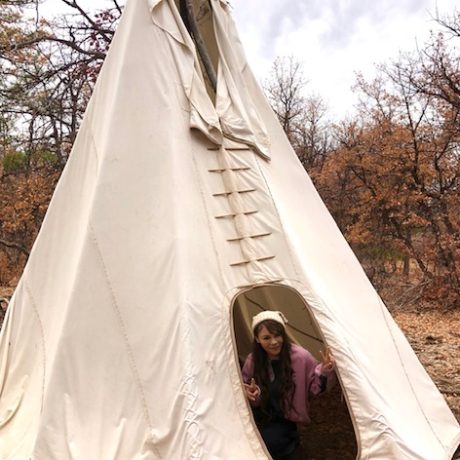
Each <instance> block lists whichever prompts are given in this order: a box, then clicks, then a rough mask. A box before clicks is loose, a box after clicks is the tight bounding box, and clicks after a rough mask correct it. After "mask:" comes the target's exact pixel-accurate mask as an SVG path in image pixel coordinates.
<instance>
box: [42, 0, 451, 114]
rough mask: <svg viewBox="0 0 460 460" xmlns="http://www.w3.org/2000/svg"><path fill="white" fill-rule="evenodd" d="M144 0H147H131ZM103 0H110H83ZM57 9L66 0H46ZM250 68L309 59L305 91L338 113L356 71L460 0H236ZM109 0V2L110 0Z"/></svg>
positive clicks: (412, 38) (346, 108) (415, 35)
mask: <svg viewBox="0 0 460 460" xmlns="http://www.w3.org/2000/svg"><path fill="white" fill-rule="evenodd" d="M132 1H142V0H132ZM81 2H82V4H87V5H92V6H93V5H104V3H105V2H104V0H81ZM47 3H48V4H49V5H50V7H51V10H48V11H54V12H55V11H56V9H55V8H56V5H58V4H59V3H62V2H60V0H47ZM230 3H231V5H232V7H233V16H234V18H235V21H236V24H237V27H238V30H239V32H240V36H241V39H242V41H243V44H244V46H245V50H246V54H247V57H248V60H249V62H250V63H251V67H252V69H253V70H254V72H255V74H256V76H257V77H258V78H259V80H263V79H264V78H266V77H267V76H268V75H269V72H270V68H271V65H272V63H273V61H274V59H275V58H276V57H277V56H289V55H293V56H294V57H295V58H296V59H297V60H299V61H300V62H302V63H303V66H304V74H305V77H306V79H307V80H309V84H308V86H307V91H309V92H314V93H317V94H319V95H321V96H322V97H323V98H324V99H325V100H326V102H327V103H328V107H329V113H330V115H331V117H332V118H341V117H343V116H345V115H346V114H347V113H352V107H353V105H354V104H355V102H356V96H354V95H353V93H352V91H351V86H352V85H353V83H354V81H355V72H361V73H363V74H364V76H365V77H367V78H371V77H372V76H373V75H374V73H375V64H378V63H382V62H388V61H389V60H390V59H396V58H397V57H398V54H399V52H400V51H411V50H415V49H416V47H417V44H419V45H420V46H421V45H422V44H423V43H424V42H425V41H426V40H427V39H428V37H429V34H430V31H432V30H435V31H436V30H439V29H438V27H437V25H436V23H435V21H434V20H433V17H434V16H436V14H439V15H440V16H441V17H442V16H444V15H446V14H449V15H451V14H452V13H453V11H454V9H455V7H456V5H458V0H230ZM105 4H107V3H105Z"/></svg>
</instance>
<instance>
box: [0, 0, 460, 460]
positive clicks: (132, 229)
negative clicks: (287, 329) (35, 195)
mask: <svg viewBox="0 0 460 460" xmlns="http://www.w3.org/2000/svg"><path fill="white" fill-rule="evenodd" d="M178 3H179V2H178V1H177V2H176V1H174V0H149V1H148V0H131V1H129V3H128V4H127V6H126V9H125V11H124V14H123V17H122V20H121V23H120V25H119V28H118V30H117V33H116V35H115V38H114V40H113V43H112V46H111V49H110V52H109V54H108V56H107V59H106V62H105V64H104V66H103V69H102V72H101V74H100V77H99V80H98V83H97V85H96V89H95V91H94V94H93V97H92V99H91V102H90V104H89V107H88V109H87V112H86V115H85V118H84V121H83V123H82V126H81V129H80V132H79V135H78V138H77V140H76V142H75V145H74V148H73V151H72V154H71V157H70V160H69V162H68V164H67V166H66V168H65V171H64V173H63V175H62V178H61V180H60V182H59V185H58V187H57V189H56V192H55V195H54V197H53V200H52V203H51V205H50V207H49V211H48V213H47V216H46V219H45V221H44V223H43V226H42V229H41V231H40V234H39V236H38V238H37V241H36V243H35V245H34V247H33V250H32V254H31V256H30V259H29V261H28V264H27V266H26V269H25V271H24V274H23V276H22V279H21V281H20V283H19V285H18V288H17V290H16V292H15V294H14V297H13V299H12V302H11V305H10V308H9V311H8V314H7V318H6V321H5V324H4V326H3V330H2V334H1V339H0V398H1V399H0V458H2V459H9V460H13V459H14V460H26V459H33V460H71V459H72V460H106V459H107V460H115V459H116V460H128V459H129V460H153V459H168V460H171V459H172V460H174V459H178V460H179V459H181V460H183V459H268V458H269V456H268V454H267V452H266V450H265V448H264V446H263V445H262V443H261V442H260V438H259V436H258V433H257V430H256V429H255V427H254V425H253V423H252V418H251V414H250V410H249V407H248V404H247V402H246V400H245V397H244V396H243V392H242V388H241V379H240V371H239V366H238V359H237V353H236V352H235V345H234V340H233V330H232V327H233V323H235V324H236V325H237V324H238V323H239V322H244V321H242V320H241V317H242V316H244V315H241V317H240V319H238V318H235V319H234V320H233V315H232V305H233V301H234V299H235V298H236V296H237V295H238V294H241V293H244V292H247V290H248V289H251V288H255V287H257V288H260V287H266V288H267V289H268V292H269V291H270V289H271V288H273V289H276V288H279V287H284V288H285V289H286V290H288V291H289V292H294V293H295V294H296V296H298V297H299V298H300V299H301V304H302V305H303V310H302V308H301V309H300V310H299V311H297V313H296V315H298V316H301V315H302V311H303V312H304V313H305V312H306V311H308V312H310V313H311V317H312V318H313V319H314V323H315V325H316V326H317V329H318V330H319V331H320V334H321V337H322V338H323V340H324V341H326V342H327V344H328V346H329V347H330V348H331V349H332V352H333V354H334V356H335V359H336V361H337V371H338V375H339V378H340V381H341V383H342V385H343V390H344V393H345V395H346V399H347V402H348V405H349V409H350V413H351V415H352V418H353V422H354V426H355V430H356V436H357V440H358V445H359V453H358V458H359V459H373V460H375V459H382V460H391V459H407V460H422V459H423V460H441V459H450V458H451V457H452V455H453V452H454V450H455V448H456V446H457V445H458V443H459V441H460V427H459V425H458V423H457V421H456V420H455V418H454V417H453V415H452V413H451V412H450V410H449V408H448V406H447V405H446V402H445V401H444V399H443V398H442V396H441V395H440V393H439V392H438V390H437V389H436V387H435V386H434V384H433V383H432V381H431V380H430V378H429V377H428V375H427V374H426V372H425V371H424V369H423V368H422V366H421V365H420V363H419V361H418V360H417V358H416V356H415V354H414V353H413V351H412V350H411V348H410V346H409V345H408V343H407V341H406V339H405V338H404V337H403V335H402V334H401V332H400V331H399V329H398V328H397V326H396V325H395V323H394V322H393V320H392V318H391V317H390V315H389V313H388V312H387V310H386V308H385V307H384V305H383V304H382V301H381V300H380V298H379V297H378V295H377V294H376V292H375V291H374V289H373V288H372V286H371V284H370V283H369V281H368V280H367V278H366V276H365V275H364V273H363V271H362V269H361V267H360V265H359V263H358V262H357V260H356V258H355V257H354V255H353V254H352V252H351V250H350V249H349V247H348V246H347V244H346V243H345V241H344V239H343V237H342V235H341V234H340V232H339V230H338V229H337V227H336V225H335V223H334V222H333V220H332V219H331V217H330V215H329V214H328V212H327V210H326V208H325V206H324V205H323V203H322V202H321V199H320V198H319V196H318V195H317V193H316V191H315V189H314V187H313V185H312V183H311V182H310V180H309V178H308V177H307V175H306V174H305V172H304V170H303V168H302V167H301V165H300V163H299V162H298V160H297V158H296V156H295V154H294V153H293V151H292V149H291V147H290V146H289V144H288V141H287V139H286V137H285V135H284V134H283V132H282V130H281V128H280V126H279V125H278V122H277V120H276V118H275V116H274V115H273V113H272V111H271V110H270V108H269V106H268V104H267V101H266V100H265V98H264V96H263V95H262V92H261V90H260V88H259V86H258V84H257V83H256V81H255V79H254V78H253V76H252V74H251V71H250V69H249V67H248V64H247V62H246V60H245V57H244V54H243V51H242V48H241V44H240V42H239V40H238V37H237V34H236V32H235V28H234V25H233V22H232V20H231V17H230V13H229V5H228V2H227V1H226V0H210V1H209V5H210V8H211V10H212V14H204V15H203V17H202V21H203V28H204V27H205V25H206V21H208V29H207V32H206V33H203V36H204V37H205V39H206V40H207V41H208V48H209V50H210V54H211V58H212V60H213V61H214V63H215V64H216V67H217V88H216V92H215V95H213V94H211V95H209V94H210V92H209V91H208V90H207V88H206V85H205V82H204V81H205V80H204V77H203V75H202V71H201V68H200V64H199V59H198V57H197V53H196V51H195V46H194V42H193V41H192V39H191V38H190V35H189V34H188V31H187V29H186V28H185V26H184V23H183V21H182V19H181V16H180V14H179V11H178ZM206 4H208V2H206ZM269 294H270V292H269ZM269 294H267V295H266V298H270V295H269ZM262 297H263V296H262ZM273 299H274V300H271V301H267V308H271V307H273V308H274V307H275V303H279V302H283V299H282V298H281V299H280V298H277V297H276V296H274V297H273ZM240 303H241V302H240ZM242 303H244V302H242ZM291 322H292V319H291Z"/></svg>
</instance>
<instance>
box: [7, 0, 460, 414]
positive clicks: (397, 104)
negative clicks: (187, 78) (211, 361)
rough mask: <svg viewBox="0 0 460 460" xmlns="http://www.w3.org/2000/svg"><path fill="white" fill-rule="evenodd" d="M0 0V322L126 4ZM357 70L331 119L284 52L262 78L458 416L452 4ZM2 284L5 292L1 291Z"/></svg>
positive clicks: (459, 120) (459, 94)
mask: <svg viewBox="0 0 460 460" xmlns="http://www.w3.org/2000/svg"><path fill="white" fill-rule="evenodd" d="M61 1H62V2H63V3H65V4H66V5H67V6H68V7H70V9H71V11H73V13H72V14H67V15H62V16H59V17H58V18H54V19H46V18H44V17H42V16H41V15H35V14H34V11H36V9H37V8H40V2H37V1H35V0H33V1H31V0H0V286H1V288H0V305H2V308H0V322H1V320H2V317H3V315H4V313H5V311H6V305H7V299H8V297H9V296H10V295H11V293H12V291H13V289H14V287H15V285H16V284H17V282H18V280H19V277H20V275H21V273H22V270H23V268H24V265H25V263H26V261H27V258H28V256H29V253H30V250H31V247H32V244H33V242H34V240H35V237H36V235H37V233H38V231H39V228H40V225H41V222H42V220H43V218H44V215H45V213H46V209H47V207H48V203H49V201H50V199H51V196H52V193H53V191H54V188H55V185H56V183H57V180H58V179H59V176H60V174H61V172H62V170H63V168H64V166H65V164H66V161H67V159H68V158H69V155H70V154H71V147H72V144H73V142H74V140H75V137H76V135H77V132H78V127H79V125H80V122H81V120H82V117H83V114H84V111H85V108H86V105H87V103H88V100H89V98H90V96H91V93H92V89H93V87H94V84H95V82H96V78H97V75H98V73H99V70H100V68H101V65H102V63H103V61H104V57H105V55H106V53H107V50H108V48H109V45H110V42H111V39H112V37H113V34H114V30H115V28H116V25H117V22H118V20H119V17H120V15H121V13H122V9H123V6H122V4H120V3H119V2H118V1H117V0H112V3H111V6H110V7H109V8H107V9H104V10H98V11H95V10H91V11H89V10H87V9H84V8H83V7H82V6H81V5H80V4H79V2H78V0H61ZM437 21H438V23H439V24H440V25H441V29H440V30H441V31H440V32H439V33H436V34H433V35H432V36H431V38H430V39H429V40H428V41H427V42H426V43H424V44H423V45H421V46H419V48H418V49H414V51H413V52H412V53H406V54H404V55H399V56H397V57H396V58H395V59H394V60H393V61H391V62H388V63H385V64H382V65H380V66H379V67H378V69H377V74H376V77H375V78H374V79H372V80H370V81H369V80H366V79H364V78H363V77H362V76H359V75H358V76H357V78H356V84H355V91H356V93H357V94H358V95H359V104H358V106H357V107H356V110H355V112H354V114H353V115H352V116H348V117H347V118H346V119H343V120H333V121H332V120H330V118H329V117H328V109H327V107H326V104H325V102H324V99H323V98H322V97H321V96H318V95H308V91H306V89H308V84H307V82H306V79H305V76H304V72H303V69H302V66H301V65H300V64H299V62H297V61H296V60H295V59H293V58H291V57H280V58H278V59H277V60H276V61H275V62H274V64H273V68H272V72H271V74H270V75H269V76H267V79H266V81H265V82H264V88H265V91H266V94H267V97H268V99H269V100H270V102H271V105H272V107H273V109H274V111H275V112H276V114H277V116H278V118H279V120H280V122H281V124H282V126H283V128H284V130H285V132H286V135H287V136H288V138H289V139H290V141H291V144H292V146H293V147H294V149H295V151H296V153H297V155H298V157H299V159H300V161H301V162H302V164H303V166H304V167H305V169H306V170H307V172H308V173H309V175H310V177H311V178H312V179H313V182H314V183H315V186H316V187H317V189H318V191H319V193H320V195H321V197H322V199H323V200H324V202H325V203H326V205H327V207H328V209H329V211H330V212H331V214H332V215H333V217H334V219H335V221H336V222H337V224H338V226H339V228H340V229H341V231H342V233H343V234H344V236H345V238H346V239H347V241H348V242H349V244H350V245H351V247H352V249H353V250H354V252H355V254H356V255H357V257H358V258H359V260H360V262H361V264H362V265H363V267H364V269H365V271H366V273H367V275H368V277H369V278H370V280H371V281H372V283H373V284H374V286H375V287H376V288H377V290H378V291H379V293H380V295H381V296H382V297H383V299H384V300H385V302H386V304H387V305H388V307H389V308H390V310H391V311H392V313H393V315H394V316H395V317H396V319H397V321H398V322H399V324H400V326H401V327H402V328H403V330H404V331H405V333H406V334H407V335H408V336H409V339H410V340H411V342H412V345H413V346H414V348H415V350H416V351H417V353H418V354H419V357H420V359H421V360H422V362H423V363H424V364H425V366H426V367H427V369H428V371H429V372H430V373H431V374H432V376H433V378H434V379H435V381H436V383H437V384H438V386H439V387H440V388H441V390H442V391H443V393H444V394H445V396H446V398H447V400H448V402H449V404H450V405H451V407H452V408H453V410H454V412H455V414H456V415H457V418H460V402H459V401H460V377H459V375H458V372H457V370H458V368H459V363H460V350H459V348H460V347H459V344H458V342H459V338H460V334H459V331H460V319H459V317H460V313H459V312H460V193H459V187H460V47H459V46H458V45H459V43H460V12H458V11H453V12H452V14H450V15H447V16H446V17H442V18H440V17H439V18H437ZM1 298H4V299H5V300H4V301H3V302H2V301H1Z"/></svg>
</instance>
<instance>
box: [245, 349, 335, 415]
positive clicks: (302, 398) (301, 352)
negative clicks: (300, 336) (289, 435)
mask: <svg viewBox="0 0 460 460" xmlns="http://www.w3.org/2000/svg"><path fill="white" fill-rule="evenodd" d="M291 363H292V370H293V371H294V374H293V379H294V383H295V391H294V398H293V400H292V408H291V410H290V411H289V413H287V414H285V416H286V418H287V419H288V420H291V421H292V422H309V421H310V417H309V416H308V411H309V404H308V398H309V396H310V395H312V396H317V395H319V394H320V393H321V392H322V391H323V389H322V388H321V379H320V376H324V377H326V378H327V385H326V389H329V388H330V387H331V386H333V385H334V383H335V381H336V379H337V377H336V375H335V372H334V371H325V372H323V370H322V368H321V364H319V363H318V361H316V359H315V358H314V357H313V356H312V354H311V353H310V352H309V351H307V350H305V348H302V347H301V346H299V345H296V344H292V345H291ZM242 373H243V381H244V382H245V383H249V382H250V380H251V378H252V377H253V374H254V362H253V359H252V353H251V354H250V355H249V356H248V357H247V358H246V361H245V363H244V366H243V370H242ZM274 377H275V376H274V375H273V371H272V369H271V366H270V379H274ZM256 383H258V382H256ZM257 405H258V401H256V402H255V403H253V406H257Z"/></svg>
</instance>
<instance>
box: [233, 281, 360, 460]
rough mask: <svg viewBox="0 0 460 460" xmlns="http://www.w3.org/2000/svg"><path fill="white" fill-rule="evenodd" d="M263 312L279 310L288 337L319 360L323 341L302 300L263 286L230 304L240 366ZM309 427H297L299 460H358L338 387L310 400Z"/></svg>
mask: <svg viewBox="0 0 460 460" xmlns="http://www.w3.org/2000/svg"><path fill="white" fill-rule="evenodd" d="M264 310H279V311H281V312H282V313H283V314H284V315H285V316H286V318H287V320H288V324H287V325H286V332H287V335H288V336H289V337H290V339H291V340H292V342H293V343H297V344H298V345H301V346H302V347H304V348H306V349H307V350H308V351H310V353H312V354H313V356H315V358H316V359H317V360H321V351H322V350H324V349H325V347H326V345H325V344H324V339H323V337H322V334H321V331H320V330H319V329H318V326H317V324H316V321H315V319H314V318H313V317H312V315H311V313H310V310H309V308H308V305H307V303H306V302H305V300H304V298H303V297H302V296H301V295H300V294H299V293H298V292H297V291H296V290H294V289H292V288H290V287H287V286H282V285H278V284H277V285H264V286H258V287H254V288H251V289H248V290H245V291H243V292H241V293H240V294H238V295H237V296H236V297H235V299H234V301H233V310H232V314H233V325H234V332H235V339H236V348H237V353H238V358H239V362H240V364H241V366H242V365H243V364H244V362H245V360H246V357H247V356H248V354H249V353H250V352H251V349H252V341H253V335H252V331H251V322H252V317H253V316H254V315H256V314H257V313H260V312H261V311H264ZM309 402H310V410H309V415H310V418H311V423H310V424H308V425H306V424H299V425H298V431H299V435H300V448H299V457H298V458H299V459H307V458H308V459H310V460H313V459H318V460H320V459H339V458H340V459H341V460H352V459H355V458H356V457H357V452H358V447H357V442H356V436H355V431H354V428H353V423H352V419H351V416H350V413H349V410H348V407H347V404H346V400H345V397H344V395H343V393H342V388H341V386H340V384H339V383H337V384H336V385H335V386H334V387H333V388H332V389H331V390H330V391H328V392H326V393H323V394H321V395H320V396H318V397H315V398H310V400H309Z"/></svg>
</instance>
